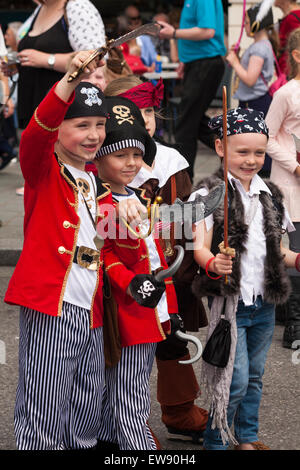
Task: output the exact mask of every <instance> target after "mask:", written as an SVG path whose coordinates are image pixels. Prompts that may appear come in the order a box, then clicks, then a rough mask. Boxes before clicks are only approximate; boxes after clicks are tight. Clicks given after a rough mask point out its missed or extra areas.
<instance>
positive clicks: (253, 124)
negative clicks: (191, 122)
mask: <svg viewBox="0 0 300 470" xmlns="http://www.w3.org/2000/svg"><path fill="white" fill-rule="evenodd" d="M208 126H209V127H210V129H212V130H213V131H214V132H215V133H216V134H217V135H218V137H219V138H220V139H223V135H224V134H223V115H222V114H220V115H219V116H216V117H214V118H212V119H211V120H210V121H209V123H208ZM245 133H257V134H264V135H266V136H267V137H269V131H268V128H267V125H266V123H265V120H264V115H263V113H262V112H261V111H256V110H254V109H250V108H247V109H243V108H234V109H230V110H229V111H228V112H227V135H228V136H230V135H237V134H245Z"/></svg>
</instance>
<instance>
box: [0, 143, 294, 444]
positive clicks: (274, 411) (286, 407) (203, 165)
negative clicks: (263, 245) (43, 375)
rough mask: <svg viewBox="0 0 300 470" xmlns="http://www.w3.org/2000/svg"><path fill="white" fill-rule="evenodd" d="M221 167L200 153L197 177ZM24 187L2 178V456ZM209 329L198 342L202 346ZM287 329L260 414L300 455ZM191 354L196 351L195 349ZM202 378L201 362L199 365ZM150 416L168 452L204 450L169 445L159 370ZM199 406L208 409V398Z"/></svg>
mask: <svg viewBox="0 0 300 470" xmlns="http://www.w3.org/2000/svg"><path fill="white" fill-rule="evenodd" d="M217 166H218V160H217V157H216V156H214V155H213V154H212V152H210V151H208V150H207V149H203V148H200V149H199V156H198V158H197V161H196V178H197V176H198V175H200V174H201V175H202V176H203V175H205V174H210V173H211V172H212V171H213V170H214V168H216V167H217ZM21 184H22V176H21V173H20V169H19V164H18V163H15V164H12V165H10V166H9V167H8V168H6V169H5V170H3V171H1V172H0V220H1V221H2V226H1V227H0V450H12V449H15V443H14V432H13V409H14V400H15V388H16V383H17V375H18V336H19V331H18V308H17V307H14V306H9V305H6V304H4V303H3V297H4V293H5V290H6V287H7V284H8V281H9V279H10V276H11V274H12V272H13V265H14V264H15V261H16V259H17V258H18V254H19V252H20V250H21V247H22V218H23V200H22V197H19V196H16V195H15V189H16V188H17V187H19V186H20V185H21ZM205 330H206V329H203V330H201V332H200V333H199V334H198V336H199V338H200V339H201V340H202V341H204V338H205V333H206V331H205ZM282 334H283V327H282V326H280V325H276V328H275V335H274V339H273V343H272V347H271V350H270V352H269V356H268V361H267V365H266V370H265V379H264V389H263V398H262V404H261V413H260V439H261V440H262V441H263V442H264V443H265V444H267V445H269V446H270V447H271V448H272V449H277V450H300V425H299V423H300V391H299V384H300V350H299V351H298V352H292V351H291V350H288V349H284V348H282V346H281V338H282ZM191 353H193V347H191ZM195 368H196V374H197V377H198V378H199V377H200V368H201V360H200V361H199V362H198V363H197V364H196V366H195ZM151 393H152V413H151V419H150V425H151V427H152V429H153V431H154V432H155V434H156V435H157V437H158V439H159V440H160V442H161V445H162V448H163V449H164V450H188V449H191V450H200V449H201V447H199V446H196V445H191V444H185V443H181V442H180V443H179V442H171V441H168V440H167V439H166V433H165V428H164V426H163V424H162V423H161V419H160V409H159V406H158V403H157V401H156V367H155V366H154V369H153V373H152V376H151ZM199 404H200V405H201V406H203V407H206V406H207V404H206V403H204V397H200V399H199Z"/></svg>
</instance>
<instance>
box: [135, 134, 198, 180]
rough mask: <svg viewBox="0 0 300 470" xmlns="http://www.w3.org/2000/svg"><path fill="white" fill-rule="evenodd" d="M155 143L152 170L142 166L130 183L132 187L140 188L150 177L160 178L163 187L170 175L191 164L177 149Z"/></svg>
mask: <svg viewBox="0 0 300 470" xmlns="http://www.w3.org/2000/svg"><path fill="white" fill-rule="evenodd" d="M155 143H156V155H155V160H154V167H153V169H152V171H149V170H148V169H147V168H144V167H142V168H141V169H140V171H139V172H138V174H137V175H136V176H135V177H134V179H133V181H132V182H131V183H130V186H131V187H132V188H139V187H140V186H141V185H142V184H143V183H145V181H148V180H149V179H150V178H156V179H158V181H159V186H160V188H162V187H163V186H164V185H165V184H166V182H167V181H168V179H169V178H170V176H172V175H174V174H175V173H178V171H181V170H184V169H185V168H188V166H189V164H188V162H187V160H186V159H185V158H184V157H183V156H182V155H181V154H180V153H179V152H178V151H177V150H176V149H173V148H172V147H167V146H166V145H162V144H160V143H159V142H155Z"/></svg>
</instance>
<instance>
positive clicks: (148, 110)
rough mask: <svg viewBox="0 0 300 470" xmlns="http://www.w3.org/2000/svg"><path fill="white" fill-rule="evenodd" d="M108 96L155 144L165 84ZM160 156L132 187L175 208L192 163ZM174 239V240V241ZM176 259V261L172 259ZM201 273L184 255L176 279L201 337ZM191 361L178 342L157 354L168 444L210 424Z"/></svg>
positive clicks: (124, 81)
mask: <svg viewBox="0 0 300 470" xmlns="http://www.w3.org/2000/svg"><path fill="white" fill-rule="evenodd" d="M104 94H105V96H124V97H126V98H128V99H130V100H131V101H133V102H134V103H135V104H136V105H137V106H138V108H139V109H140V111H141V113H142V116H143V118H144V121H145V126H146V129H147V131H148V133H149V135H150V136H151V137H153V138H154V134H155V131H156V110H157V109H158V108H159V106H160V103H161V100H162V98H163V84H162V82H161V81H159V82H158V83H157V85H156V86H154V85H153V84H152V83H151V82H143V81H141V80H140V79H139V78H138V77H136V76H128V77H123V78H119V79H116V80H113V81H112V82H111V83H109V85H108V86H107V87H106V88H105V90H104ZM155 144H156V154H155V158H154V160H153V163H152V164H151V165H147V163H146V162H145V161H143V162H142V166H141V169H140V171H139V172H138V173H137V174H136V176H135V177H134V179H133V180H132V182H131V183H130V186H131V187H135V188H142V189H145V190H146V193H145V194H146V196H147V197H148V198H150V199H151V201H152V202H153V201H154V199H155V197H156V196H161V197H162V199H163V202H164V203H166V204H171V203H173V202H174V199H175V198H176V197H179V198H180V199H181V200H182V201H186V200H187V199H188V197H189V196H190V193H191V189H192V184H191V180H190V177H189V174H188V172H187V169H188V166H189V165H188V162H187V161H186V159H185V158H184V157H183V156H182V155H181V154H180V153H179V152H178V151H177V150H176V149H175V148H173V147H172V146H168V145H165V143H163V142H160V141H157V140H155ZM171 238H172V237H171ZM160 243H161V246H162V248H163V250H164V253H165V254H166V253H168V251H166V250H167V249H168V244H171V245H173V246H174V244H178V243H180V244H182V243H183V241H179V240H176V243H175V240H172V239H171V240H165V239H162V238H160ZM171 259H172V258H171ZM193 267H194V269H195V268H196V269H197V266H196V264H195V263H194V261H193V252H192V251H186V252H185V257H184V259H183V262H182V265H181V267H180V268H179V270H178V271H177V272H176V273H175V275H174V286H175V289H176V294H177V300H178V307H179V314H180V316H181V318H182V319H183V322H184V327H185V329H187V330H189V331H198V329H199V328H201V327H204V326H206V325H207V318H206V313H205V309H204V307H203V304H202V302H201V299H197V298H196V297H195V296H194V294H193V292H192V291H191V280H192V278H193V274H192V273H193V271H192V269H191V268H193ZM186 359H189V350H188V348H187V342H184V341H180V340H179V339H177V338H176V337H175V336H173V335H172V336H170V337H168V338H167V339H166V340H165V341H163V342H160V343H159V344H158V346H157V349H156V364H157V369H158V378H157V399H158V401H159V403H160V405H161V410H162V421H163V423H164V424H165V425H166V427H167V430H168V438H169V439H173V438H174V439H183V440H184V441H187V440H191V441H193V442H199V440H201V439H202V434H203V430H204V429H205V425H206V421H207V411H206V410H204V409H203V408H200V407H198V406H197V405H196V404H195V403H194V401H195V399H196V398H197V397H198V395H199V393H200V390H199V385H198V382H197V379H196V377H195V373H194V369H193V366H192V365H191V364H180V363H179V361H182V360H186Z"/></svg>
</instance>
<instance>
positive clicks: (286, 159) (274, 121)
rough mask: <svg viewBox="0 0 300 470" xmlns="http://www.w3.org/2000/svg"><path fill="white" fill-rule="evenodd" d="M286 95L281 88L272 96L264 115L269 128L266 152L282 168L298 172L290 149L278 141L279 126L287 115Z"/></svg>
mask: <svg viewBox="0 0 300 470" xmlns="http://www.w3.org/2000/svg"><path fill="white" fill-rule="evenodd" d="M287 101H288V97H287V96H286V95H285V94H283V93H281V90H280V91H279V92H277V93H275V95H274V96H273V100H272V102H271V105H270V108H269V110H268V113H267V116H266V124H267V126H268V128H269V140H268V145H267V152H268V154H269V155H270V157H271V158H272V159H273V160H276V161H277V163H278V164H280V165H281V166H282V168H283V169H285V170H287V171H289V172H290V173H295V172H297V173H296V174H297V176H299V174H300V170H299V165H298V163H297V161H296V159H295V158H291V156H290V155H291V153H290V151H288V152H287V150H286V148H284V147H282V145H280V144H279V143H278V138H277V136H278V134H279V133H280V130H281V126H282V124H283V122H284V120H285V119H286V117H287V115H288V102H287Z"/></svg>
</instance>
